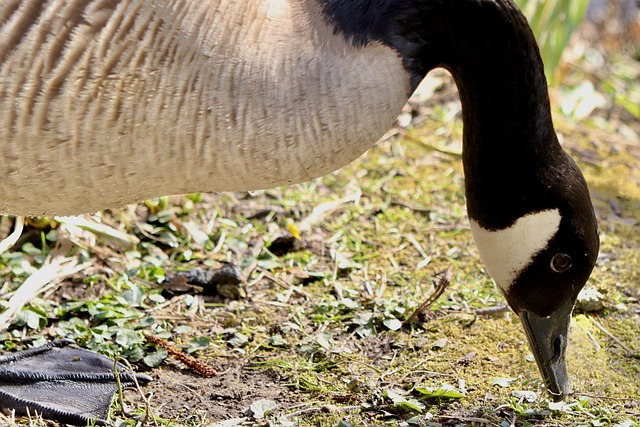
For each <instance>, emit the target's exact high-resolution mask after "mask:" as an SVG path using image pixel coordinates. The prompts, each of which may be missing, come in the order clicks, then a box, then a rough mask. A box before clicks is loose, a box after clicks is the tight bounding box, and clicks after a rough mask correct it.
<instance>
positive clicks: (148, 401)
mask: <svg viewBox="0 0 640 427" xmlns="http://www.w3.org/2000/svg"><path fill="white" fill-rule="evenodd" d="M118 359H120V360H119V361H120V362H122V363H123V364H124V365H125V366H126V367H127V369H129V372H131V378H132V379H133V383H134V384H135V386H136V390H137V391H138V394H140V398H141V399H142V401H143V402H144V407H145V415H144V420H143V421H146V420H148V419H149V418H151V419H152V420H153V424H154V425H158V422H157V421H156V416H155V414H154V413H153V410H152V409H151V395H149V397H147V396H145V394H144V392H143V391H142V387H141V386H140V383H139V382H138V377H136V373H135V371H134V370H133V366H131V364H130V363H129V361H128V360H127V359H125V358H123V357H119V358H118ZM114 362H115V365H114V368H113V369H114V372H115V374H116V380H117V381H118V394H119V397H120V405H121V406H122V411H123V412H124V398H123V396H122V387H121V385H120V375H119V374H118V368H117V366H118V360H114Z"/></svg>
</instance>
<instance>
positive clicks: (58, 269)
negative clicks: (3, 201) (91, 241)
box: [0, 241, 89, 331]
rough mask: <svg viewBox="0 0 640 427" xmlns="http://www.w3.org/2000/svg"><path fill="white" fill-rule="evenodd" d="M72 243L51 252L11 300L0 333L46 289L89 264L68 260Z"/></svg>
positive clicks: (2, 320)
mask: <svg viewBox="0 0 640 427" xmlns="http://www.w3.org/2000/svg"><path fill="white" fill-rule="evenodd" d="M70 247H71V242H68V241H67V242H65V243H64V244H62V245H60V246H58V247H57V248H56V249H54V250H53V251H51V253H50V254H49V256H48V257H47V259H46V261H45V263H44V265H43V266H42V267H40V268H39V269H38V270H37V271H36V272H35V273H33V274H32V275H31V276H29V277H28V278H27V280H25V281H24V283H23V284H22V285H21V286H20V287H19V288H18V289H17V290H16V291H15V292H14V294H13V296H12V297H11V299H10V300H9V304H8V306H9V308H7V310H6V311H4V312H3V313H2V314H0V331H4V330H6V329H7V328H8V327H9V325H10V324H11V322H12V321H13V319H15V317H16V316H17V315H18V313H20V311H21V310H22V308H23V307H24V306H25V305H26V304H27V303H28V302H29V301H31V300H32V299H33V298H34V297H36V296H37V295H38V294H40V293H41V292H43V291H44V289H45V288H46V287H50V286H55V285H56V284H58V283H60V282H62V280H63V279H65V278H66V277H68V276H71V275H72V274H75V273H77V272H79V271H81V270H83V269H84V268H86V267H88V266H89V264H86V263H85V264H78V259H76V258H67V257H66V255H67V253H68V252H69V249H70Z"/></svg>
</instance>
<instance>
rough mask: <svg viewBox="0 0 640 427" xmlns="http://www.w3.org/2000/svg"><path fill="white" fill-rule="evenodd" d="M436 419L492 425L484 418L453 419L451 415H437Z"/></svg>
mask: <svg viewBox="0 0 640 427" xmlns="http://www.w3.org/2000/svg"><path fill="white" fill-rule="evenodd" d="M438 418H444V419H445V420H455V421H462V422H465V423H480V424H492V423H493V421H491V420H488V419H486V418H477V417H455V416H451V415H438Z"/></svg>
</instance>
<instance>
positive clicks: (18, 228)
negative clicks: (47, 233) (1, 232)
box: [0, 216, 24, 255]
mask: <svg viewBox="0 0 640 427" xmlns="http://www.w3.org/2000/svg"><path fill="white" fill-rule="evenodd" d="M23 228H24V217H23V216H18V217H16V220H15V224H14V226H13V231H12V232H11V234H9V235H8V236H7V237H6V238H5V239H4V240H2V241H1V242H0V255H1V254H2V253H4V252H5V251H6V250H8V249H9V248H10V247H12V246H13V245H15V244H16V242H17V241H18V239H19V238H20V235H21V234H22V230H23Z"/></svg>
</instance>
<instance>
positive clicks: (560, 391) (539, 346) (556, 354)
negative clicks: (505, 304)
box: [520, 301, 574, 401]
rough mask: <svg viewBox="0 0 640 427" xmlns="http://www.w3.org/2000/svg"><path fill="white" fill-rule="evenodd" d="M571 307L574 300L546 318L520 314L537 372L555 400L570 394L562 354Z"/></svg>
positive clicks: (525, 312)
mask: <svg viewBox="0 0 640 427" xmlns="http://www.w3.org/2000/svg"><path fill="white" fill-rule="evenodd" d="M573 305H574V304H573V301H568V302H567V303H565V304H563V305H562V306H561V307H560V308H559V309H558V310H556V311H555V312H554V313H552V314H551V315H550V316H547V317H540V316H538V315H537V314H535V313H532V312H530V311H526V310H524V311H521V313H520V320H521V321H522V324H523V326H524V330H525V333H526V334H527V339H528V340H529V346H530V347H531V350H532V351H533V355H534V356H535V358H536V362H537V364H538V369H540V373H541V374H542V376H543V378H544V381H545V384H546V386H547V388H548V390H549V392H550V393H551V394H552V395H553V398H554V400H555V401H559V400H562V399H563V398H564V397H565V396H566V395H567V394H569V376H568V375H567V365H566V363H565V351H566V349H567V337H568V335H569V323H570V322H571V312H572V311H573Z"/></svg>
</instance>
